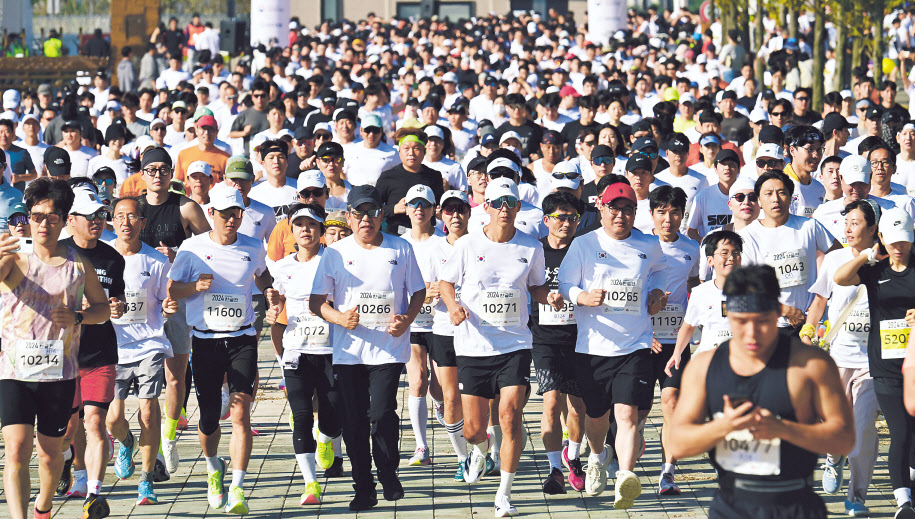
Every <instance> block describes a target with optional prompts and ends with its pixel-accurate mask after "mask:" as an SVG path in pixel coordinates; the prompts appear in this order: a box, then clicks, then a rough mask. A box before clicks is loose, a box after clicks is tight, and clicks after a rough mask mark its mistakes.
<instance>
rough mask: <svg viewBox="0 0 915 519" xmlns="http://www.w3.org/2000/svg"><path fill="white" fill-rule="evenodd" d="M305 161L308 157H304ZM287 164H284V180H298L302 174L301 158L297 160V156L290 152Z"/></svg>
mask: <svg viewBox="0 0 915 519" xmlns="http://www.w3.org/2000/svg"><path fill="white" fill-rule="evenodd" d="M305 158H306V159H307V158H308V157H305ZM287 160H288V162H287V164H286V178H295V179H298V178H299V175H300V174H301V173H302V161H303V160H305V159H303V158H299V154H298V153H296V152H294V151H293V152H292V153H290V154H289V158H288V159H287Z"/></svg>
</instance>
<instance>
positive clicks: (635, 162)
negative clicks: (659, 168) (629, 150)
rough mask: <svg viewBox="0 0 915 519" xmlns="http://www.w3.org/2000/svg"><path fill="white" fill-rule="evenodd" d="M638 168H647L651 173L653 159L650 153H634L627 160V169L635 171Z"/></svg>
mask: <svg viewBox="0 0 915 519" xmlns="http://www.w3.org/2000/svg"><path fill="white" fill-rule="evenodd" d="M637 169H645V170H648V172H649V173H650V172H651V171H652V169H653V168H652V166H651V159H649V158H648V155H645V154H644V153H633V154H632V155H630V156H629V160H627V161H626V171H635V170H637Z"/></svg>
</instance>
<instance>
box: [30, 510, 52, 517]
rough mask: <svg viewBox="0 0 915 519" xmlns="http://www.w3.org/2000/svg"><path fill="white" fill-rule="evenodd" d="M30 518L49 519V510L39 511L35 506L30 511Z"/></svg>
mask: <svg viewBox="0 0 915 519" xmlns="http://www.w3.org/2000/svg"><path fill="white" fill-rule="evenodd" d="M52 510H53V509H52ZM32 518H33V519H51V510H48V511H47V512H39V511H38V508H35V509H34V510H33V511H32Z"/></svg>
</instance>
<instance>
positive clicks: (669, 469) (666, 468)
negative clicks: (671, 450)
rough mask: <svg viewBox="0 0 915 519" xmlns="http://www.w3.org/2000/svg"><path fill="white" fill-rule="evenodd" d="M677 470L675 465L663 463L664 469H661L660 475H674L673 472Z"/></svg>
mask: <svg viewBox="0 0 915 519" xmlns="http://www.w3.org/2000/svg"><path fill="white" fill-rule="evenodd" d="M676 470H677V465H676V464H674V463H665V464H664V467H663V468H662V469H661V474H670V475H671V476H673V475H674V472H675V471H676Z"/></svg>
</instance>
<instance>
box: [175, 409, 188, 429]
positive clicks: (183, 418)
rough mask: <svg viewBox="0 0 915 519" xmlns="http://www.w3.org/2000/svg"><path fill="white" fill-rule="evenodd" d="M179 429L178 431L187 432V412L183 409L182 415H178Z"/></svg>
mask: <svg viewBox="0 0 915 519" xmlns="http://www.w3.org/2000/svg"><path fill="white" fill-rule="evenodd" d="M177 429H178V430H179V431H186V430H187V411H185V410H184V409H181V414H180V415H178V426H177Z"/></svg>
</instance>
